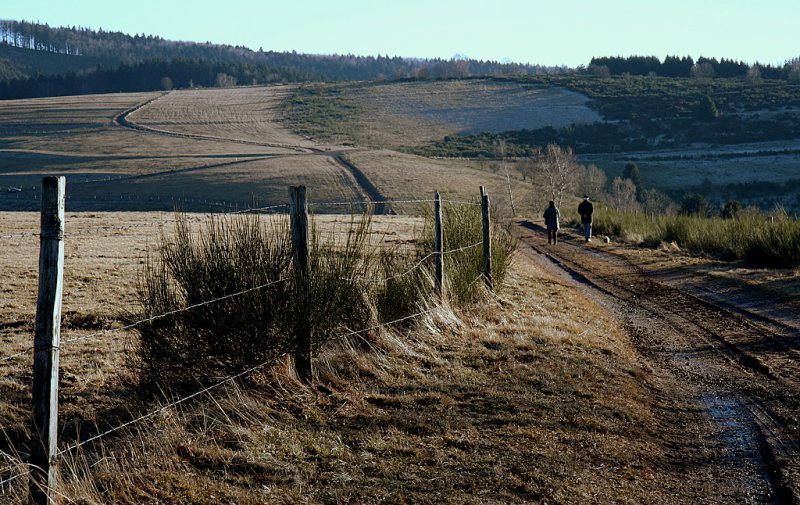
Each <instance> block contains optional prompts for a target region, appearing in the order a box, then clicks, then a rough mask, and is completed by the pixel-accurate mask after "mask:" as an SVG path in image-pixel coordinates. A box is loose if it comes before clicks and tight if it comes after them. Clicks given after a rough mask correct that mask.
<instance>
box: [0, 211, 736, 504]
mask: <svg viewBox="0 0 800 505" xmlns="http://www.w3.org/2000/svg"><path fill="white" fill-rule="evenodd" d="M0 216H1V217H2V219H1V220H0V225H2V227H3V229H4V230H8V231H10V232H16V233H24V232H25V231H26V230H28V229H30V228H32V227H33V226H35V223H36V221H37V219H38V216H37V215H35V214H33V213H30V214H26V213H23V214H21V213H4V214H2V215H0ZM200 217H201V216H190V223H196V222H197V220H198V219H199V218H200ZM171 219H172V216H171V215H169V214H166V215H165V214H153V213H124V214H120V213H75V214H68V215H67V230H68V233H67V238H66V266H67V270H66V279H65V293H64V304H65V305H64V312H65V320H64V339H65V340H64V341H63V344H62V345H63V349H62V370H63V372H62V385H61V389H62V400H61V401H62V409H61V412H62V414H61V415H62V423H63V425H64V429H63V430H62V431H61V435H60V436H61V438H62V440H63V443H65V444H67V443H72V442H74V441H75V440H77V439H80V438H85V437H87V436H90V435H91V434H93V433H96V432H98V431H100V430H105V429H107V428H109V427H112V426H115V425H117V424H119V423H122V422H124V421H126V420H129V419H131V418H132V417H134V416H136V415H138V414H139V413H141V412H143V411H145V412H146V411H148V410H149V409H152V408H153V406H152V405H139V404H138V403H136V402H132V398H136V395H135V392H134V391H132V390H131V387H132V384H134V382H132V377H131V374H130V371H128V369H127V368H126V353H127V352H130V348H131V346H134V345H135V339H133V338H132V337H134V333H132V332H127V333H126V332H115V333H109V334H102V333H101V334H99V335H96V332H97V331H99V330H103V329H110V328H115V327H119V326H120V325H121V324H122V323H123V322H124V321H125V314H126V312H127V311H128V310H129V309H130V308H131V306H132V303H133V300H132V298H133V293H134V286H135V280H136V276H137V271H139V269H140V268H141V267H142V265H143V261H144V258H145V255H146V252H147V251H148V250H152V245H154V243H155V241H156V239H155V237H157V236H158V234H159V232H160V225H159V223H163V227H164V229H165V230H169V229H170V227H171V226H172V223H171ZM264 219H266V218H264ZM375 219H376V222H375V234H374V237H375V241H376V242H378V243H385V242H390V243H391V242H395V243H404V242H405V241H407V240H409V239H412V238H413V230H414V229H415V228H417V227H418V226H419V221H418V220H415V219H409V218H404V217H396V216H387V217H382V218H375ZM318 220H320V221H319V223H320V225H321V227H322V229H323V231H324V230H329V229H331V227H332V226H335V227H336V228H337V229H339V230H340V231H341V230H346V229H347V226H348V222H349V218H347V217H345V218H341V217H325V216H321V217H319V218H318ZM124 226H130V227H131V228H128V229H124V228H120V227H124ZM9 240H10V239H6V240H4V245H7V244H10V246H9V247H7V248H6V253H5V254H4V255H3V256H2V258H0V275H1V276H2V277H0V280H2V285H3V286H4V292H3V294H4V298H3V306H2V312H1V313H2V320H0V324H2V328H3V336H2V339H3V349H4V356H6V355H7V353H10V352H16V351H19V350H24V349H26V348H27V347H28V346H29V345H30V344H29V334H30V331H31V327H30V317H31V312H32V310H33V307H34V303H35V300H34V297H33V295H32V293H33V292H34V291H35V283H36V259H35V258H36V248H37V241H36V239H35V238H34V237H25V238H20V239H13V240H12V241H9ZM10 293H14V294H15V295H14V297H13V299H11V298H7V297H6V295H8V294H10ZM22 293H25V294H24V295H22V296H18V295H17V294H22ZM503 293H504V294H502V295H501V296H500V297H499V298H496V299H495V298H489V299H488V300H487V303H486V304H482V305H481V306H480V307H478V308H476V309H475V310H474V311H471V312H468V313H462V312H458V311H457V312H455V313H453V312H450V311H449V310H448V309H443V311H442V312H440V313H438V314H437V315H434V316H431V317H429V318H426V319H425V320H423V321H422V322H421V324H420V325H419V326H417V327H416V329H415V330H414V332H413V333H411V334H410V335H406V334H404V333H403V332H399V331H398V332H397V333H395V332H386V333H383V332H382V333H381V334H379V335H377V336H376V337H373V338H372V339H371V340H370V342H371V348H370V349H371V351H370V352H367V351H365V350H359V349H358V346H357V345H344V346H337V345H333V346H331V347H329V348H328V349H324V350H322V352H321V354H320V358H319V361H320V365H319V366H320V378H319V380H320V383H319V387H317V388H305V387H303V386H301V385H300V384H298V383H296V382H295V379H293V378H292V375H291V374H289V373H287V372H286V371H285V369H284V368H283V367H282V366H279V367H278V368H277V369H276V370H274V371H273V372H271V374H266V375H264V376H261V377H259V378H256V379H254V380H252V381H250V382H249V383H248V384H249V388H247V389H245V388H244V387H241V388H240V387H227V388H224V389H223V390H217V391H215V392H214V393H213V398H208V399H198V400H196V401H194V402H192V403H188V404H184V405H182V406H179V407H175V408H171V409H167V410H165V411H163V412H161V413H159V414H158V415H156V416H154V417H151V418H149V419H147V420H146V422H144V423H139V424H135V425H133V426H132V427H130V428H128V429H126V430H123V431H121V432H117V433H114V434H112V435H109V436H107V437H104V438H103V440H102V441H100V442H98V443H95V444H92V445H91V446H86V447H85V448H84V449H83V450H82V451H81V452H79V453H77V454H76V455H70V454H68V455H65V456H64V458H63V466H64V469H65V470H64V474H63V482H62V487H61V488H60V491H61V492H62V493H63V494H65V495H66V496H69V497H70V498H71V499H73V500H84V501H101V502H102V501H108V502H115V503H159V502H171V501H172V502H174V501H187V500H189V501H198V502H207V503H213V502H222V503H242V504H250V503H253V504H255V503H264V502H267V503H272V502H292V501H297V500H303V499H309V498H311V499H313V500H316V501H320V502H341V501H356V502H361V503H377V502H383V501H402V500H412V501H415V502H420V503H434V502H437V503H438V502H453V503H456V502H457V503H487V502H491V503H494V502H507V503H508V502H510V503H524V502H530V501H541V500H557V501H560V502H571V501H573V500H574V499H576V497H579V498H578V500H579V501H586V502H603V503H610V502H622V503H642V502H649V503H665V504H666V503H676V502H678V503H696V502H697V500H698V498H702V497H703V496H706V493H711V494H712V495H713V496H714V497H716V499H717V500H719V501H720V502H724V503H737V502H738V501H739V499H740V498H741V497H743V496H745V493H746V492H747V488H746V487H742V486H741V485H735V486H730V483H731V482H732V480H731V479H732V476H731V475H730V473H726V472H725V471H724V468H725V466H726V465H727V464H728V463H727V462H726V459H725V456H724V454H725V450H726V446H725V444H724V442H722V441H721V440H720V439H719V438H717V437H718V436H719V435H718V434H716V433H715V431H714V429H715V428H714V427H713V426H712V425H710V424H707V423H705V422H704V421H703V417H702V414H701V413H698V412H697V411H695V410H693V407H692V403H691V399H690V398H689V397H683V396H680V397H679V398H676V397H675V396H674V394H675V393H674V392H675V391H676V390H677V389H676V383H675V378H670V377H669V376H662V375H658V376H657V377H655V378H653V376H652V371H651V370H650V369H649V368H647V367H643V366H642V365H640V364H639V363H638V360H637V354H636V351H635V347H634V345H633V343H632V341H631V340H630V339H629V337H628V336H627V334H626V333H625V332H624V331H622V330H621V329H620V327H619V326H618V322H617V321H616V320H615V319H614V317H612V316H609V315H608V314H607V313H606V312H605V311H604V310H603V309H602V308H601V307H599V306H598V305H597V304H596V303H595V302H594V301H593V300H592V299H590V298H587V297H586V296H585V295H584V294H583V293H581V290H580V289H577V288H576V287H575V286H574V285H573V284H571V283H569V282H567V281H565V280H564V279H562V278H560V277H559V276H557V275H553V274H552V273H548V272H546V269H543V268H542V266H541V264H539V263H538V260H535V258H533V257H532V256H531V255H529V254H527V253H526V254H525V255H523V256H522V257H521V258H520V260H519V263H518V265H517V267H516V268H515V269H514V270H513V272H512V273H511V278H510V279H509V284H508V286H507V287H506V288H505V289H504V290H503ZM92 334H95V335H93V336H91V337H90V338H87V339H86V340H76V339H79V338H81V337H89V336H90V335H92ZM375 351H378V352H375ZM4 365H5V366H3V367H2V368H0V388H2V392H3V395H2V400H0V422H2V426H3V429H4V433H5V436H6V437H10V438H11V439H12V440H14V441H15V442H19V441H20V439H22V438H24V435H23V433H24V430H25V427H26V422H27V412H26V408H27V404H28V401H29V398H28V394H29V393H28V385H27V382H28V380H29V374H30V372H29V363H28V362H27V361H26V360H25V359H21V360H16V361H13V362H12V363H4ZM647 366H649V365H647ZM666 391H670V392H672V395H673V396H672V397H671V399H670V400H669V402H667V401H666V396H662V395H663V394H664V393H665V392H666ZM676 402H677V404H679V405H680V408H679V409H678V410H674V407H673V406H674V405H675V404H676ZM683 402H686V403H683ZM156 407H157V405H156ZM676 427H680V429H676ZM687 430H689V432H690V433H691V437H687V436H686V433H687ZM7 449H8V448H7V447H5V446H3V450H4V451H6V450H7ZM718 454H719V455H718ZM677 458H681V459H682V461H684V462H689V464H685V465H681V466H678V465H672V464H670V463H669V462H671V461H675V460H676V459H677ZM720 475H723V476H724V477H723V478H720V477H719V476H720ZM16 489H17V488H16V487H14V488H4V489H3V491H4V492H9V493H10V492H15V491H14V490H16ZM9 496H12V495H11V494H9V495H8V496H7V497H9ZM12 502H13V500H12Z"/></svg>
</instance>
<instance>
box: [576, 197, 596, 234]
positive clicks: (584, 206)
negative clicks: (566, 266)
mask: <svg viewBox="0 0 800 505" xmlns="http://www.w3.org/2000/svg"><path fill="white" fill-rule="evenodd" d="M593 213H594V205H592V202H590V201H589V195H583V201H582V202H581V203H580V204H578V214H580V216H581V224H583V237H584V238H585V239H586V242H591V241H592V214H593Z"/></svg>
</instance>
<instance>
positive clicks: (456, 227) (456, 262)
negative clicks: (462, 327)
mask: <svg viewBox="0 0 800 505" xmlns="http://www.w3.org/2000/svg"><path fill="white" fill-rule="evenodd" d="M433 219H434V217H433V212H430V209H428V212H426V219H425V222H426V225H425V231H424V240H423V243H424V248H425V250H428V251H432V250H434V243H435V239H434V236H433V230H434V222H433ZM442 227H443V235H444V250H445V251H457V252H453V253H450V254H446V255H445V258H444V275H445V284H446V286H445V288H446V291H447V293H448V295H449V296H450V297H451V298H452V299H453V300H455V301H456V302H458V303H462V304H466V303H472V302H474V301H476V300H477V299H478V298H479V296H480V294H481V293H482V292H483V282H482V280H481V278H482V275H483V246H482V241H483V221H482V217H481V208H480V207H479V206H477V205H463V204H450V203H445V204H444V205H443V206H442ZM479 242H480V243H481V244H478V243H479ZM475 244H478V245H477V246H475ZM459 249H463V250H459ZM516 249H517V242H516V240H515V239H514V238H513V237H512V235H511V234H510V233H508V231H507V230H505V229H504V228H502V227H501V226H497V225H495V226H494V229H493V233H492V276H493V277H494V283H495V285H496V286H499V285H500V284H502V282H503V279H504V278H505V274H506V272H507V271H508V268H509V266H510V265H511V261H512V259H513V256H514V252H515V251H516ZM431 264H433V263H432V262H431Z"/></svg>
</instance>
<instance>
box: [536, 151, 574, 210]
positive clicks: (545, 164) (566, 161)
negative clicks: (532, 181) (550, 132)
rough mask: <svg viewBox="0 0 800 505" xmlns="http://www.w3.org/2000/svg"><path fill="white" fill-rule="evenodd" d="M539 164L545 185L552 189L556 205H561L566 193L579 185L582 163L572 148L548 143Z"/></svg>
mask: <svg viewBox="0 0 800 505" xmlns="http://www.w3.org/2000/svg"><path fill="white" fill-rule="evenodd" d="M538 165H539V170H538V172H539V173H540V174H541V175H542V177H543V179H544V183H545V187H546V188H547V189H548V190H549V191H550V193H551V195H552V199H553V200H554V201H555V202H556V205H557V206H559V207H561V204H562V203H563V202H564V194H566V193H569V192H571V191H573V190H574V189H575V188H576V187H577V184H578V180H579V176H580V165H578V162H577V160H576V159H575V154H573V152H572V148H569V147H560V146H557V145H555V144H548V145H547V147H546V148H545V150H544V154H543V155H542V156H541V158H540V161H539V164H538Z"/></svg>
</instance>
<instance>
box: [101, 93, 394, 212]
mask: <svg viewBox="0 0 800 505" xmlns="http://www.w3.org/2000/svg"><path fill="white" fill-rule="evenodd" d="M169 93H171V92H165V93H162V94H160V95H158V96H155V97H153V98H150V99H149V100H146V101H144V102H142V103H139V104H137V105H135V106H133V107H131V108H129V109H126V110H124V111H122V112H120V113H119V114H117V115H116V116H114V118H113V122H114V124H115V125H117V126H119V127H122V128H127V129H131V130H135V131H140V132H146V133H152V134H156V135H166V136H170V137H178V138H185V139H192V140H207V141H216V142H231V143H236V144H245V145H256V146H261V147H269V148H275V149H282V150H286V151H289V153H285V154H275V155H272V156H291V155H294V156H297V155H317V156H324V157H327V158H329V159H330V160H331V161H332V163H333V164H334V165H335V166H337V167H339V168H340V169H341V170H343V171H344V172H346V173H347V174H348V176H349V177H350V179H351V180H352V181H353V182H354V184H355V185H356V186H357V187H358V188H359V189H360V191H361V192H362V193H363V194H364V195H365V196H366V197H367V199H368V200H370V201H373V202H384V201H385V200H386V199H387V198H386V196H385V195H383V194H382V193H381V192H380V190H378V188H377V187H376V186H375V185H374V184H373V183H372V181H370V180H369V178H368V177H367V176H366V175H365V174H364V172H363V171H362V170H360V169H359V168H358V167H357V166H356V165H355V164H353V162H352V161H350V160H349V159H346V158H344V157H343V154H344V152H349V151H353V149H347V150H329V149H323V148H321V147H311V146H299V145H292V144H277V143H269V142H258V141H254V140H247V139H238V138H230V137H222V136H216V135H202V134H196V133H185V132H175V131H169V130H164V129H161V128H153V127H150V126H146V125H142V124H139V123H136V122H134V121H133V120H132V119H131V118H130V116H131V115H132V114H133V113H135V112H137V111H140V110H142V109H144V108H145V107H148V106H150V105H152V104H153V102H155V101H157V100H159V99H160V98H163V97H165V96H166V95H168V94H169ZM374 212H375V213H376V214H385V213H394V211H393V210H392V209H391V208H390V206H389V205H387V204H385V203H377V204H375V206H374Z"/></svg>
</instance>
